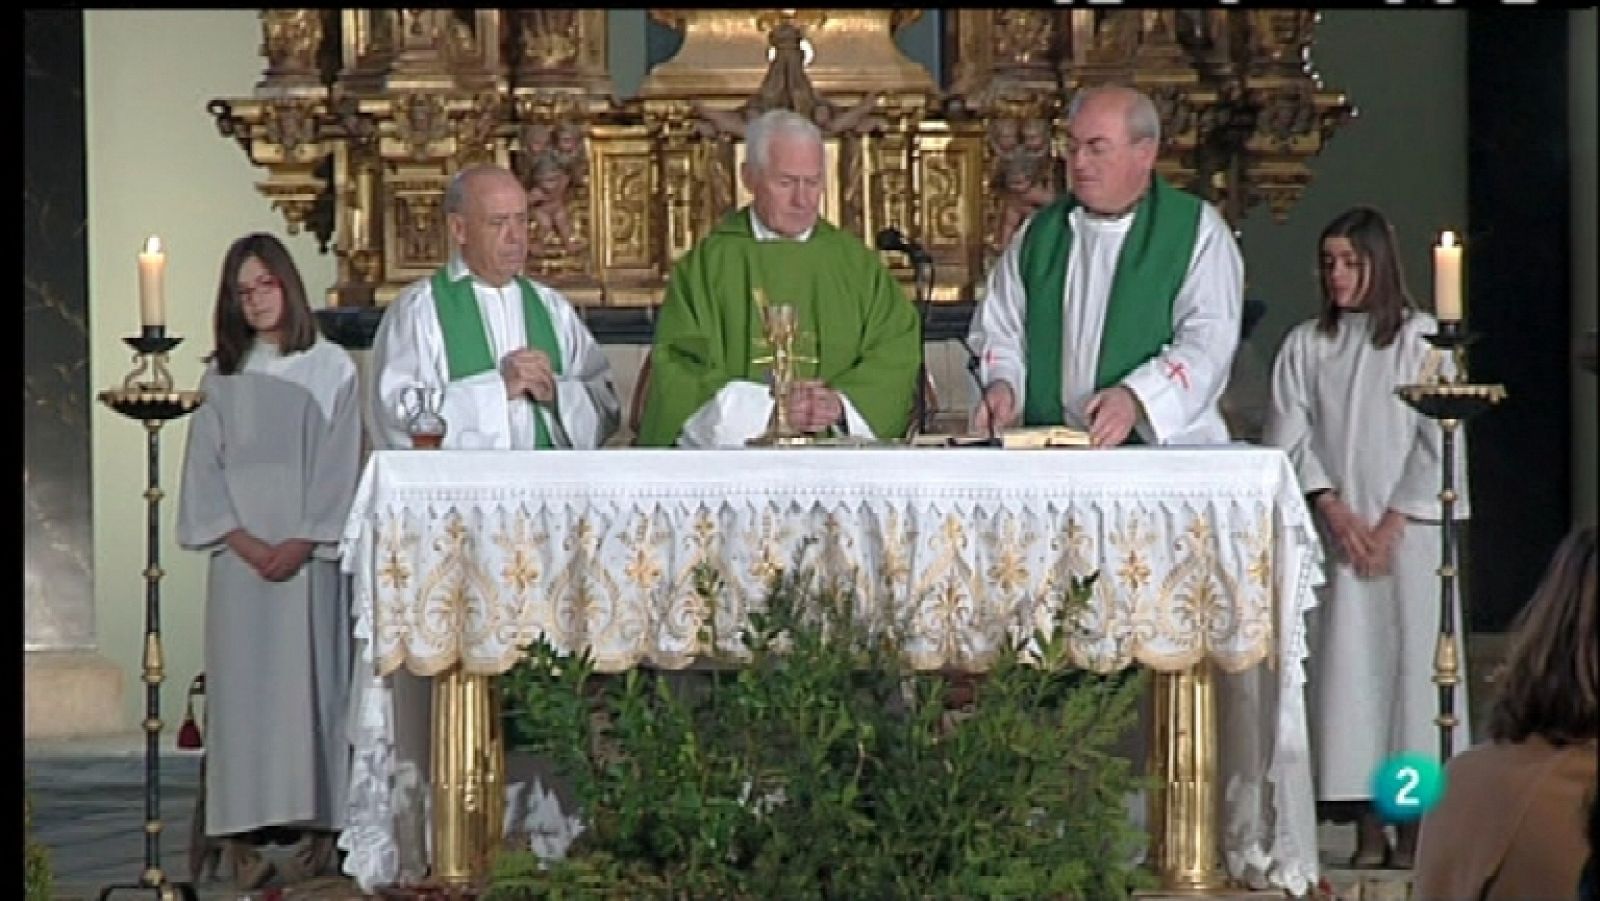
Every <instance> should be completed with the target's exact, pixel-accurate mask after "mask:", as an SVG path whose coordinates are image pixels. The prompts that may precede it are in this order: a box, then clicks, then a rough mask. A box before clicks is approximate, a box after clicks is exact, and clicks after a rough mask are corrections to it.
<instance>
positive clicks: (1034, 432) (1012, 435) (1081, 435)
mask: <svg viewBox="0 0 1600 901" xmlns="http://www.w3.org/2000/svg"><path fill="white" fill-rule="evenodd" d="M1090 444H1091V442H1090V440H1089V433H1088V432H1084V431H1080V430H1078V429H1069V428H1067V427H1066V426H1064V425H1050V426H1036V427H1033V428H1026V429H1006V430H1005V431H1004V432H1003V433H1001V435H1000V445H1001V446H1002V447H1012V448H1021V449H1025V450H1026V449H1033V448H1040V447H1089V446H1090Z"/></svg>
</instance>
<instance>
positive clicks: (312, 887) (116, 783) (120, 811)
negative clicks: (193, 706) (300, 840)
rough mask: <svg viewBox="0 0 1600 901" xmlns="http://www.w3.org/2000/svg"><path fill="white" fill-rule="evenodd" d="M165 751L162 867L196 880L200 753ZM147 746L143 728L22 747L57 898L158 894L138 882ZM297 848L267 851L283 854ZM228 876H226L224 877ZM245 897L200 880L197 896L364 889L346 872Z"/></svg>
mask: <svg viewBox="0 0 1600 901" xmlns="http://www.w3.org/2000/svg"><path fill="white" fill-rule="evenodd" d="M163 745H164V746H163V747H162V748H161V754H160V764H159V772H160V781H159V786H160V791H161V822H162V831H161V833H160V835H159V843H158V848H159V851H160V863H161V869H162V870H163V872H164V873H166V875H167V878H168V879H169V880H170V881H172V882H180V881H187V880H188V879H189V855H188V844H189V826H190V822H191V818H192V816H193V814H194V804H195V794H196V790H197V789H198V785H199V775H200V757H199V752H198V751H180V750H176V749H174V748H173V747H172V740H171V739H170V738H168V739H165V740H164V742H163ZM144 774H145V745H144V736H143V735H142V734H134V735H126V736H114V737H110V738H98V739H77V740H66V739H59V740H48V741H41V740H33V741H29V742H27V744H26V749H25V751H24V778H25V779H26V780H27V791H28V793H29V796H30V797H32V799H33V830H34V836H35V837H36V838H37V839H38V840H39V841H40V842H42V843H43V844H44V845H45V846H46V847H47V848H49V849H50V864H51V869H52V871H53V873H54V888H55V892H54V897H55V898H56V899H57V901H94V899H98V898H99V896H100V892H101V891H102V890H103V889H105V888H107V887H109V886H113V885H116V886H122V887H121V888H118V889H117V890H116V891H114V892H113V893H112V894H111V895H110V898H111V899H113V901H116V899H122V898H149V899H153V898H155V896H156V892H154V891H153V890H151V889H138V888H134V887H131V884H133V883H136V882H137V881H138V879H139V875H140V873H142V872H143V870H144V859H145V847H144V819H145V812H144V798H145V790H144ZM289 850H290V849H287V848H285V849H277V848H273V849H269V852H268V853H269V854H272V855H280V854H282V855H286V854H287V853H288V852H289ZM224 876H226V874H224ZM272 888H273V886H271V885H270V884H269V886H268V890H266V891H258V892H256V893H254V894H246V893H244V892H240V891H238V890H236V889H234V888H233V887H232V886H231V884H230V883H229V882H228V881H226V879H224V880H222V881H216V882H206V883H202V884H200V885H197V886H194V889H195V894H196V897H197V898H198V899H200V901H243V899H248V901H276V899H283V901H291V899H294V901H301V899H304V901H311V899H316V901H344V899H359V898H364V897H366V896H364V895H363V894H362V893H361V892H360V891H359V890H357V889H356V888H355V885H354V883H352V882H351V881H350V880H348V879H343V878H324V879H317V880H311V881H307V882H305V883H302V884H300V885H296V886H287V887H278V890H277V892H276V893H274V892H272V891H271V889H272Z"/></svg>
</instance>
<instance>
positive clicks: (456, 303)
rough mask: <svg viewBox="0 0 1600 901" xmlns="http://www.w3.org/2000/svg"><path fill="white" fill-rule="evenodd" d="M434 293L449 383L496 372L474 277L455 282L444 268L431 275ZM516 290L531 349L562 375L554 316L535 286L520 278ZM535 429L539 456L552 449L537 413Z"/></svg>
mask: <svg viewBox="0 0 1600 901" xmlns="http://www.w3.org/2000/svg"><path fill="white" fill-rule="evenodd" d="M432 287H433V308H434V313H435V315H437V316H438V317H439V331H440V333H441V334H442V335H443V336H444V356H445V365H446V366H448V367H449V369H450V381H452V382H453V381H456V380H458V379H464V378H467V377H468V376H474V375H477V374H478V373H480V372H488V371H489V370H491V369H493V368H495V365H496V363H495V359H494V353H493V352H492V351H491V350H490V349H489V332H488V330H487V329H485V328H484V326H483V315H482V313H480V312H479V311H478V299H477V297H475V296H474V295H473V293H472V276H470V275H467V276H463V277H462V278H459V279H457V280H455V281H453V282H452V281H451V280H450V277H449V276H448V275H447V274H446V273H445V270H444V268H443V267H440V268H439V269H436V270H434V272H433V282H432ZM517 287H518V288H520V289H521V294H522V327H523V331H524V332H526V334H527V336H528V347H529V348H531V349H533V350H542V351H544V353H545V356H547V357H549V358H550V371H551V372H553V373H555V374H556V375H560V374H561V344H560V342H559V341H557V340H556V330H555V326H554V325H552V324H551V322H550V311H549V310H546V309H545V308H544V302H543V301H541V300H540V299H539V292H538V291H537V290H536V289H535V288H534V287H533V284H532V283H531V282H529V281H528V280H527V279H525V278H523V277H522V276H520V275H519V276H517ZM533 429H534V447H536V448H539V449H541V450H542V449H544V448H547V447H550V446H551V445H550V435H549V432H548V430H546V429H545V425H544V417H543V416H541V415H539V411H538V410H537V409H535V410H534V412H533Z"/></svg>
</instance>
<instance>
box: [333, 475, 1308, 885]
mask: <svg viewBox="0 0 1600 901" xmlns="http://www.w3.org/2000/svg"><path fill="white" fill-rule="evenodd" d="M343 552H344V566H345V568H346V570H347V571H348V572H349V573H350V574H351V575H352V577H353V585H354V592H355V594H354V603H353V605H352V607H353V610H352V613H353V616H354V618H355V624H354V629H355V636H356V639H357V647H358V651H359V657H358V661H359V662H358V664H357V666H358V678H357V679H356V686H355V690H354V691H353V696H354V698H355V701H354V705H355V710H354V711H353V714H354V715H353V717H352V742H353V744H354V746H355V747H354V751H355V756H354V765H353V772H352V778H351V795H350V798H351V803H350V808H349V825H348V827H347V830H346V836H345V838H344V839H343V840H342V841H341V845H342V846H345V847H346V849H347V850H348V851H349V852H350V854H349V857H348V858H347V861H346V870H347V872H349V873H350V874H351V875H353V876H355V877H356V878H357V880H358V881H359V882H360V884H361V885H362V887H363V888H366V889H368V890H370V889H371V888H372V887H374V886H377V885H382V884H386V883H390V882H393V881H395V880H396V878H397V877H399V876H402V875H405V874H406V872H407V871H408V870H411V869H412V868H413V867H408V866H406V858H407V857H408V856H412V857H414V856H416V851H414V850H413V851H411V852H409V853H408V851H407V849H405V848H399V847H397V844H396V840H395V826H394V820H395V819H396V818H397V817H403V816H406V815H408V812H409V815H411V816H416V815H418V814H417V811H419V810H420V807H421V803H422V802H421V800H420V794H421V786H420V785H419V784H418V782H419V776H420V775H421V774H414V773H412V774H401V773H396V772H395V771H394V770H395V767H394V766H393V760H394V756H393V734H394V724H393V714H392V711H391V710H390V709H389V706H390V703H391V701H390V697H389V692H388V691H387V689H386V681H387V680H386V678H385V677H386V675H387V674H389V673H392V672H394V671H395V670H396V669H398V668H399V667H401V666H404V667H406V668H407V669H409V670H410V671H412V672H414V673H417V674H418V675H433V674H436V673H439V672H442V671H443V670H445V669H447V668H449V667H450V666H452V665H454V664H455V663H457V662H460V663H461V664H462V666H463V667H464V669H465V670H466V671H468V672H473V673H499V672H503V671H505V670H506V669H508V668H509V667H510V666H511V665H512V664H513V663H514V662H515V660H516V657H517V655H518V653H519V649H520V648H521V647H523V646H525V645H526V644H527V643H529V642H530V641H531V640H533V639H534V638H536V637H539V636H544V637H546V638H548V639H549V640H550V641H551V642H552V643H553V644H555V645H556V646H558V647H562V648H567V649H575V648H579V647H587V648H589V650H590V652H591V653H592V654H593V655H594V658H595V662H596V667H597V669H598V670H600V671H603V672H607V671H609V672H615V671H619V670H624V669H627V668H629V667H632V666H634V665H637V664H640V663H648V664H651V665H655V666H662V667H671V668H676V667H682V666H686V665H688V664H689V663H691V662H693V661H694V659H696V658H697V657H699V656H705V655H708V654H709V653H710V649H708V648H706V647H704V646H703V644H702V642H703V641H705V640H706V636H707V635H708V634H714V635H715V636H717V638H716V640H717V643H718V647H717V648H716V649H715V652H716V655H717V656H719V657H722V658H728V657H735V658H736V657H738V656H740V654H741V651H742V649H741V648H740V647H739V645H738V639H737V635H738V630H737V624H738V623H739V622H740V621H741V620H742V618H743V616H744V613H745V611H746V609H748V607H749V605H751V604H757V603H760V601H761V599H762V598H763V597H764V596H765V585H766V584H767V580H768V579H769V578H770V576H771V575H772V574H773V573H774V572H775V571H776V570H778V569H780V568H781V569H794V568H796V567H800V568H804V569H806V570H808V571H809V572H811V573H813V574H814V575H815V576H816V577H817V578H819V579H824V580H828V581H831V582H832V583H834V584H838V585H842V586H845V587H850V588H853V589H854V590H855V597H856V598H857V599H858V600H857V603H858V615H859V616H860V617H861V618H862V619H863V621H864V622H867V623H868V624H873V625H881V624H883V623H884V622H887V621H888V618H889V617H894V618H895V621H896V622H899V623H901V624H902V626H903V628H905V629H906V630H907V634H906V635H905V647H906V650H907V653H908V654H909V655H910V657H911V662H912V663H913V665H915V666H918V667H921V668H927V669H934V668H952V669H964V670H971V671H981V670H982V669H984V668H985V667H986V665H987V662H988V661H989V660H990V659H992V657H993V655H994V653H995V652H996V651H997V649H998V648H999V647H1000V644H1001V643H1002V642H1004V641H1007V640H1009V639H1010V637H1011V636H1014V635H1018V634H1023V633H1024V632H1027V631H1031V630H1032V629H1033V628H1035V627H1043V626H1046V625H1047V623H1048V621H1049V619H1048V618H1049V615H1050V613H1051V611H1052V610H1054V609H1055V607H1056V605H1057V603H1058V599H1059V597H1060V596H1061V592H1062V591H1063V590H1064V588H1065V586H1066V584H1067V581H1068V578H1069V577H1071V576H1085V575H1088V574H1089V573H1092V572H1096V571H1098V572H1099V573H1100V578H1099V579H1098V581H1097V582H1096V583H1095V587H1094V595H1093V599H1092V601H1091V609H1090V610H1089V612H1088V616H1087V618H1086V619H1085V620H1084V622H1083V625H1084V627H1085V628H1084V629H1083V631H1082V632H1081V633H1080V634H1078V635H1077V636H1076V637H1075V638H1074V639H1073V651H1074V655H1075V657H1076V659H1077V661H1078V662H1079V663H1080V664H1081V665H1083V666H1086V667H1089V668H1092V669H1095V670H1099V671H1110V670H1114V669H1118V668H1121V667H1125V666H1128V665H1131V664H1133V663H1139V664H1143V665H1145V666H1148V667H1151V668H1156V669H1161V670H1175V669H1181V668H1184V667H1187V666H1189V665H1191V664H1193V663H1195V662H1197V661H1199V660H1200V659H1202V658H1209V659H1210V660H1211V661H1212V662H1213V663H1214V664H1215V665H1216V666H1217V667H1218V669H1219V670H1220V671H1221V672H1220V673H1219V676H1218V704H1219V708H1218V733H1219V735H1220V747H1219V752H1220V753H1219V758H1220V767H1221V770H1220V775H1221V779H1222V788H1223V811H1224V817H1223V818H1224V830H1223V836H1224V850H1225V858H1226V864H1227V867H1228V870H1229V872H1230V873H1231V874H1232V875H1234V876H1235V877H1237V878H1240V879H1243V880H1245V881H1246V882H1247V883H1249V884H1252V885H1257V886H1261V885H1274V886H1278V887H1282V888H1286V889H1289V890H1290V891H1292V892H1294V893H1296V894H1300V893H1302V892H1304V891H1305V889H1306V888H1307V886H1308V885H1310V884H1312V883H1314V882H1315V880H1316V878H1317V860H1316V854H1317V845H1316V820H1315V805H1314V798H1313V795H1312V786H1311V776H1310V768H1309V748H1308V746H1307V735H1306V724H1305V706H1304V692H1303V683H1304V661H1305V656H1306V638H1305V614H1306V611H1307V610H1309V609H1310V608H1311V607H1312V606H1313V604H1314V603H1315V596H1314V594H1313V592H1312V590H1311V589H1312V587H1313V585H1314V584H1317V583H1320V580H1321V567H1320V562H1321V554H1322V551H1321V547H1320V545H1319V544H1318V540H1317V537H1316V531H1315V529H1314V528H1313V527H1312V523H1311V520H1310V514H1309V511H1308V510H1307V508H1306V505H1305V503H1304V500H1303V498H1302V497H1301V495H1300V489H1299V486H1298V484H1297V482H1296V480H1295V476H1294V473H1293V471H1292V469H1291V468H1290V466H1289V464H1288V461H1287V459H1286V458H1285V457H1284V455H1283V453H1282V452H1281V451H1279V450H1277V449H1271V448H1259V447H1253V446H1248V445H1234V446H1228V447H1207V448H1170V447H1168V448H1124V449H1117V450H1111V451H1105V450H1085V449H1074V450H1048V451H1009V452H1008V451H998V450H994V449H989V448H971V449H938V450H932V449H917V450H911V449H905V448H865V449H840V448H827V449H810V450H799V449H775V450H754V449H752V450H742V451H732V452H730V451H715V450H711V451H690V450H678V449H674V450H604V451H541V452H539V453H536V454H532V453H526V452H515V451H379V452H375V453H374V454H372V456H371V458H370V459H369V460H368V462H367V466H366V469H365V472H364V473H363V475H362V479H361V485H360V487H359V489H358V492H357V495H356V500H355V503H354V505H353V507H352V510H351V515H350V520H349V522H348V524H347V527H346V531H345V535H344V540H343ZM703 566H710V567H712V568H713V569H715V570H716V571H717V572H718V574H719V575H720V577H721V579H722V582H723V584H724V586H725V588H724V595H723V597H722V599H721V603H719V605H718V606H717V609H716V610H715V611H708V610H707V609H706V605H705V602H704V601H703V600H702V599H701V598H700V597H699V595H698V593H697V592H696V591H695V590H694V584H695V575H696V572H697V570H699V569H700V568H701V567H703ZM708 615H709V616H713V617H714V624H715V626H716V628H715V629H705V628H702V627H703V626H706V625H708V623H707V617H708ZM1257 664H1264V665H1261V666H1257ZM420 781H421V782H425V778H423V779H421V780H420ZM414 865H415V864H414Z"/></svg>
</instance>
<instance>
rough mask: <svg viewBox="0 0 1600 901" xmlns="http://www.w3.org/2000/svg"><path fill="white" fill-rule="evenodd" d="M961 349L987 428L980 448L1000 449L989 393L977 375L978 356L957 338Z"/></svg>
mask: <svg viewBox="0 0 1600 901" xmlns="http://www.w3.org/2000/svg"><path fill="white" fill-rule="evenodd" d="M956 340H957V341H960V342H961V349H962V350H964V351H966V352H967V372H969V373H971V374H972V383H973V384H974V385H976V386H977V388H978V403H980V404H983V413H984V417H983V421H984V424H985V425H987V426H988V427H989V436H988V438H986V439H985V440H984V442H983V444H982V445H981V446H982V447H1000V446H1001V441H1000V438H999V436H997V435H996V434H995V431H994V409H993V408H992V407H990V406H989V392H988V391H987V390H986V389H985V388H984V385H983V376H981V375H979V373H978V355H977V354H975V353H973V352H972V345H970V344H968V343H967V339H966V338H962V337H958V338H956Z"/></svg>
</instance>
